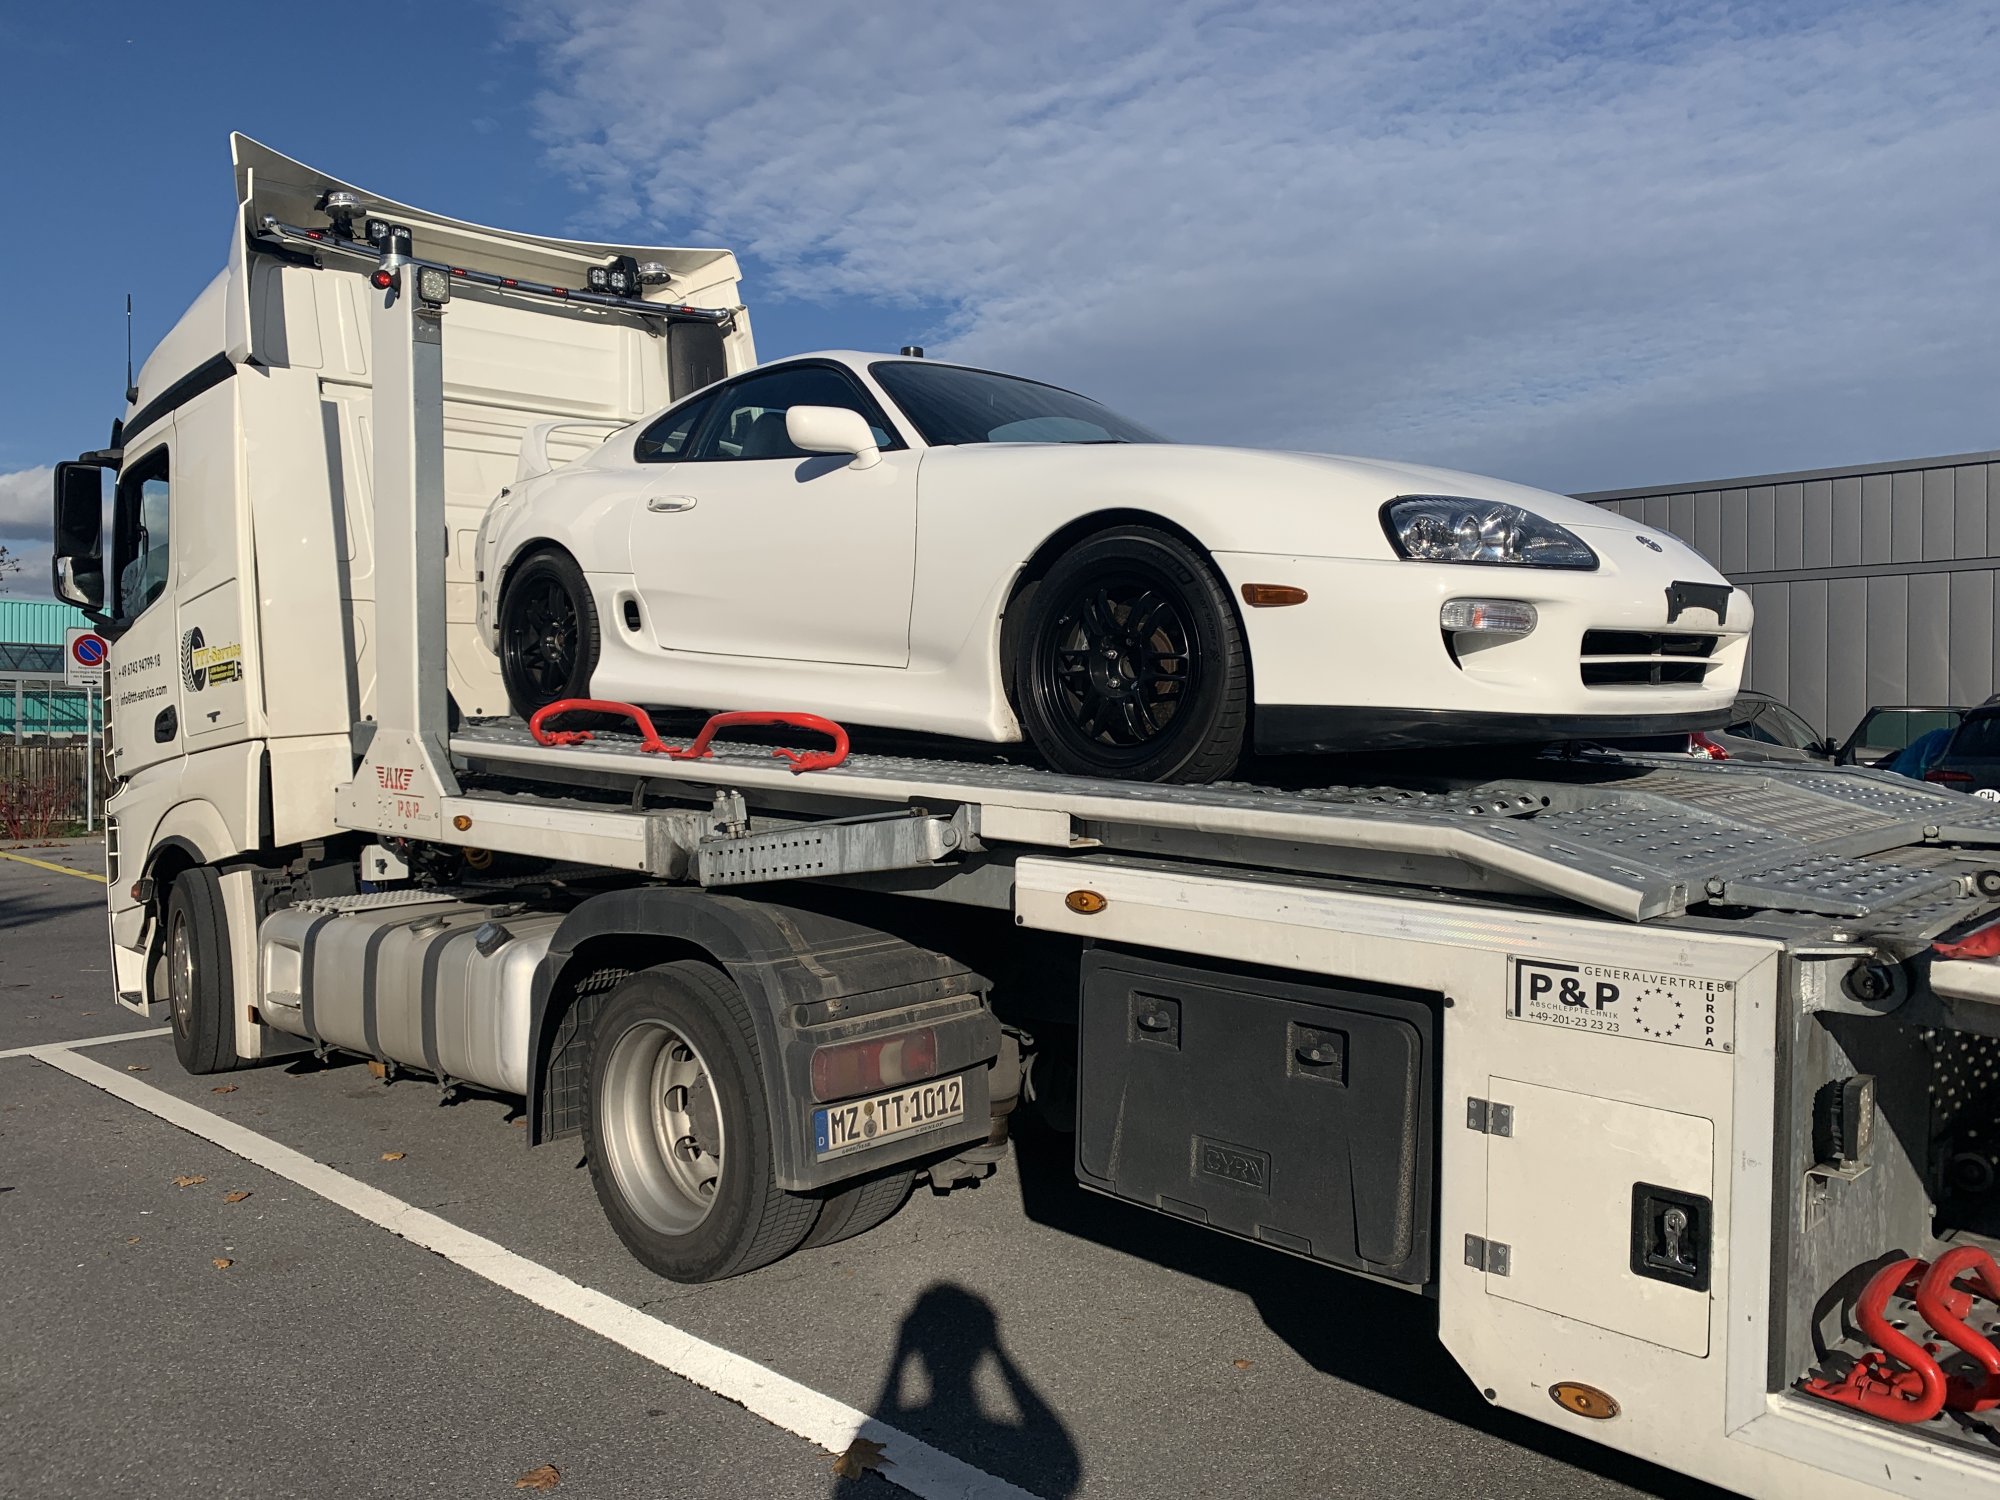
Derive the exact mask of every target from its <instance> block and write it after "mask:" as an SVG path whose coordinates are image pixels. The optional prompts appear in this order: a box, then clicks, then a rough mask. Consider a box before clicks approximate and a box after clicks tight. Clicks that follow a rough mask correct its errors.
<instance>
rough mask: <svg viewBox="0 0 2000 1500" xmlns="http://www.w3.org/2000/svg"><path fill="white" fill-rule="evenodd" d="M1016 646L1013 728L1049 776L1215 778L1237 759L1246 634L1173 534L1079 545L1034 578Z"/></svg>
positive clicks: (1111, 533)
mask: <svg viewBox="0 0 2000 1500" xmlns="http://www.w3.org/2000/svg"><path fill="white" fill-rule="evenodd" d="M1014 650H1015V653H1016V655H1015V659H1014V661H1013V662H1012V663H1011V666H1012V679H1011V680H1012V682H1013V685H1014V691H1015V694H1016V696H1017V698H1018V707H1019V711H1020V715H1021V719H1022V722H1023V725H1024V726H1025V728H1026V730H1027V734H1028V738H1029V740H1030V741H1031V742H1032V743H1033V745H1034V747H1035V749H1036V750H1038V751H1039V752H1040V753H1041V755H1042V758H1043V759H1045V760H1046V761H1048V763H1049V764H1050V765H1051V766H1054V767H1055V768H1056V769H1057V770H1059V771H1069V772H1072V773H1075V774H1077V775H1084V776H1117V777H1123V778H1126V779H1130V780H1138V781H1184V782H1202V781H1214V780H1216V779H1217V778H1218V777H1222V776H1226V775H1228V774H1229V772H1230V771H1231V770H1232V769H1234V767H1235V765H1236V762H1237V760H1238V759H1239V758H1240V757H1241V755H1242V753H1243V742H1244V737H1245V732H1246V730H1247V728H1248V725H1249V713H1250V670H1249V657H1248V652H1247V651H1246V649H1245V647H1244V643H1243V629H1242V625H1241V624H1240V622H1239V621H1238V620H1237V618H1236V610H1235V606H1234V605H1233V604H1231V602H1230V599H1229V595H1228V593H1227V591H1226V590H1225V589H1224V587H1223V584H1222V581H1221V580H1220V579H1219V578H1217V577H1216V576H1215V572H1214V570H1213V569H1212V568H1210V567H1209V565H1208V561H1207V559H1205V558H1203V557H1202V556H1201V555H1200V553H1198V552H1197V551H1196V550H1195V549H1194V548H1192V547H1190V546H1189V545H1188V544H1187V543H1186V542H1183V541H1182V540H1181V539H1180V538H1178V537H1176V536H1172V535H1170V534H1169V533H1167V532H1164V531H1159V530H1156V529H1154V528H1152V527H1150V526H1119V527H1116V528H1113V529H1111V530H1108V531H1102V532H1099V533H1097V534H1096V535H1095V536H1092V537H1088V538H1086V539H1085V540H1083V541H1082V542H1079V543H1078V544H1077V545H1076V546H1074V547H1072V548H1071V549H1070V550H1069V551H1068V552H1065V553H1064V554H1063V555H1062V556H1060V557H1059V558H1057V559H1056V561H1055V563H1054V564H1053V565H1052V566H1051V567H1050V568H1049V570H1048V571H1047V572H1046V573H1045V574H1043V575H1042V577H1041V578H1040V579H1039V580H1037V582H1036V584H1035V586H1034V591H1033V594H1032V596H1031V597H1030V598H1029V599H1028V600H1027V606H1026V618H1025V621H1024V623H1023V627H1022V629H1021V630H1020V632H1019V633H1018V634H1017V635H1016V636H1015V637H1014Z"/></svg>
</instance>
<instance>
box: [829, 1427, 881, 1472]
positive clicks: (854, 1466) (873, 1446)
mask: <svg viewBox="0 0 2000 1500" xmlns="http://www.w3.org/2000/svg"><path fill="white" fill-rule="evenodd" d="M895 1466H896V1461H895V1460H894V1459H893V1458H884V1457H883V1456H882V1445H881V1444H880V1443H878V1442H876V1441H875V1440H874V1439H873V1438H862V1437H858V1438H856V1439H855V1440H854V1441H853V1442H851V1443H849V1444H848V1445H847V1451H846V1452H845V1453H839V1454H836V1455H834V1460H833V1472H834V1473H836V1474H838V1475H839V1476H840V1477H841V1478H842V1479H859V1478H860V1477H861V1476H862V1475H863V1474H865V1473H867V1472H868V1471H869V1470H870V1469H893V1468H894V1467H895Z"/></svg>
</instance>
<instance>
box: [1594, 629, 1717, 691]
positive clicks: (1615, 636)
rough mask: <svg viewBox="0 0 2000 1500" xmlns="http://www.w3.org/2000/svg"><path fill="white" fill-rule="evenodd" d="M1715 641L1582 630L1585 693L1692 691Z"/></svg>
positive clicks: (1654, 633) (1657, 632)
mask: <svg viewBox="0 0 2000 1500" xmlns="http://www.w3.org/2000/svg"><path fill="white" fill-rule="evenodd" d="M1715 642H1716V637H1714V636H1712V635H1692V634H1687V633H1683V632H1675V631H1660V630H1586V631H1585V632H1584V633H1583V685H1584V686H1585V687H1698V686H1700V684H1701V682H1702V680H1703V679H1704V678H1705V677H1706V676H1707V675H1708V669H1709V667H1710V666H1711V665H1713V663H1712V662H1711V661H1710V660H1709V658H1710V657H1711V656H1713V655H1714V653H1715Z"/></svg>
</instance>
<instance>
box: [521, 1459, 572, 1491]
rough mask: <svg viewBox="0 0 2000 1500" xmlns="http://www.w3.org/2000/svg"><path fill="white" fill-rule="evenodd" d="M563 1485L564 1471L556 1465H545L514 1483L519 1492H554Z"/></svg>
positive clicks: (529, 1471) (530, 1471)
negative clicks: (553, 1490) (558, 1486)
mask: <svg viewBox="0 0 2000 1500" xmlns="http://www.w3.org/2000/svg"><path fill="white" fill-rule="evenodd" d="M561 1483H562V1471H561V1470H560V1469H558V1468H557V1467H556V1466H555V1465H554V1464H543V1465H542V1466H541V1467H540V1468H539V1469H530V1470H528V1472H527V1473H525V1474H523V1475H522V1476H521V1477H520V1478H519V1479H517V1480H515V1481H514V1488H515V1489H517V1490H552V1489H554V1488H555V1487H556V1486H557V1485H559V1484H561Z"/></svg>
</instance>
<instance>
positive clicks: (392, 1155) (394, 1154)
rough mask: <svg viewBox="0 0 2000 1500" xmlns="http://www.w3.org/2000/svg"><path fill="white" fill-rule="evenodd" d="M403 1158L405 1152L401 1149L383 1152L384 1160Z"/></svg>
mask: <svg viewBox="0 0 2000 1500" xmlns="http://www.w3.org/2000/svg"><path fill="white" fill-rule="evenodd" d="M402 1159H403V1153H402V1152H400V1151H384V1152H383V1153H382V1160H384V1161H401V1160H402Z"/></svg>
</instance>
